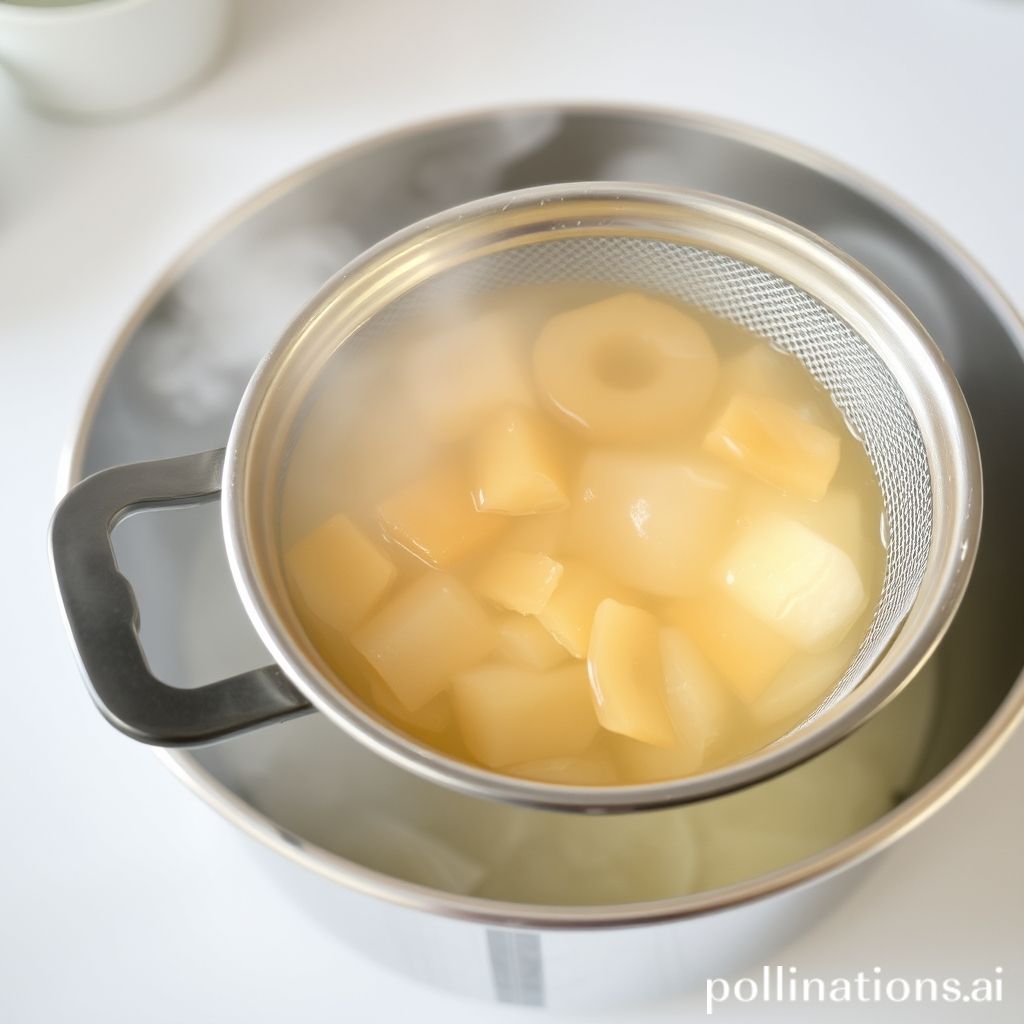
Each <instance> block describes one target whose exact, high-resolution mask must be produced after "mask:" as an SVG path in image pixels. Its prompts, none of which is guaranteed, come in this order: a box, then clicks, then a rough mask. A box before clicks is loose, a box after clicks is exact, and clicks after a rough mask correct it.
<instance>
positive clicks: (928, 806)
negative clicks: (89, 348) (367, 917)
mask: <svg viewBox="0 0 1024 1024" xmlns="http://www.w3.org/2000/svg"><path fill="white" fill-rule="evenodd" d="M544 114H563V115H572V114H577V115H591V116H593V115H600V114H607V115H609V116H633V117H638V118H644V119H646V120H648V121H655V122H658V121H660V122H663V123H665V124H671V125H677V126H678V125H681V124H682V125H688V126H691V127H693V128H694V129H697V130H701V131H704V132H708V133H711V134H714V135H717V136H720V137H723V138H726V139H732V140H735V141H739V142H744V143H747V144H750V145H753V146H757V147H758V148H760V149H763V150H765V151H767V152H770V153H774V154H775V155H778V156H780V157H783V158H785V159H788V160H792V161H794V162H797V163H801V164H803V165H804V166H807V167H809V168H811V169H814V170H816V171H818V172H819V173H822V174H824V175H826V176H828V177H830V178H832V179H833V180H836V181H838V182H840V183H841V184H845V185H846V186H847V187H849V188H850V189H851V190H852V191H855V192H857V193H859V194H861V195H866V196H867V197H868V198H870V199H871V200H872V201H873V202H874V203H875V204H877V205H878V206H880V207H881V208H882V209H884V210H886V211H887V212H888V213H890V214H891V215H892V216H894V217H895V218H896V219H898V220H909V221H910V222H911V223H912V224H913V225H914V226H915V227H916V228H918V230H919V231H920V229H922V228H923V229H924V230H926V231H927V232H928V234H929V235H930V236H931V237H932V238H933V239H934V240H935V241H936V242H938V243H941V244H942V246H943V250H944V255H945V256H946V257H947V258H948V259H950V261H951V262H953V263H954V264H955V265H956V266H957V269H958V270H959V271H960V272H961V273H962V274H963V275H964V276H965V277H966V278H967V279H968V280H969V281H970V282H971V284H972V285H973V286H974V287H975V288H977V289H978V291H979V292H980V293H981V294H982V295H983V296H984V298H985V300H986V302H987V304H988V306H989V308H990V311H991V312H992V313H993V315H994V316H995V317H996V318H997V319H998V320H999V321H1000V322H1001V323H1002V324H1003V326H1004V327H1005V328H1006V330H1007V333H1008V334H1009V335H1010V336H1011V338H1012V339H1013V340H1014V341H1015V342H1016V344H1017V347H1018V348H1019V349H1020V350H1021V354H1022V355H1024V323H1022V321H1021V319H1020V317H1019V316H1018V315H1017V314H1016V312H1015V311H1014V309H1013V307H1012V306H1011V304H1010V303H1009V301H1008V300H1007V298H1006V297H1005V295H1003V293H1002V292H1001V291H1000V289H999V288H998V286H996V285H995V283H994V282H993V281H992V280H991V278H989V277H988V275H987V274H986V273H985V272H984V271H983V270H982V269H981V268H980V266H979V265H978V264H977V263H976V262H975V261H974V260H973V259H972V258H971V257H970V256H969V255H968V254H967V253H966V252H965V251H964V250H963V249H962V248H961V247H960V246H959V244H958V243H956V242H954V241H953V240H952V239H951V238H950V237H949V236H948V235H947V234H946V232H945V231H944V230H943V229H941V228H939V227H938V226H937V225H935V224H934V223H932V222H931V221H930V220H929V219H927V218H926V217H924V216H923V215H921V214H920V213H919V212H918V211H916V210H915V209H914V208H913V207H912V206H910V205H909V204H907V203H906V202H905V201H903V200H902V199H901V198H899V197H898V196H896V195H895V194H893V193H892V192H890V191H889V190H887V189H885V188H884V187H882V186H880V185H878V184H877V183H875V182H873V181H871V180H870V179H869V178H867V177H866V176H864V175H862V174H861V173H860V172H858V171H854V170H853V169H851V168H849V167H847V166H846V165H844V164H843V163H841V162H839V161H836V160H834V159H832V158H831V157H828V156H826V155H824V154H822V153H819V152H818V151H816V150H814V149H812V148H810V147H806V146H804V145H802V144H801V143H798V142H795V141H793V140H790V139H787V138H785V137H780V136H778V135H776V134H774V133H771V132H767V131H763V130H761V129H757V128H753V127H750V126H748V125H744V124H742V123H738V122H733V121H730V120H727V119H722V118H718V117H713V116H709V115H703V114H696V113H692V112H685V111H677V110H673V109H671V108H659V107H650V106H643V105H629V104H620V105H616V104H608V103H599V102H598V103H587V104H580V103H567V104H562V103H543V104H532V105H531V104H528V105H514V106H509V107H496V108H495V107H487V108H481V109H477V110H472V111H468V112H465V113H460V114H457V115H454V116H449V117H444V118H437V119H432V120H430V121H427V122H417V123H413V124H409V125H407V126H405V127H402V128H399V129H397V130H393V131H391V132H387V133H383V134H380V135H375V136H373V137H372V138H369V139H366V140H363V141H362V142H359V143H356V144H354V145H346V146H343V147H341V148H339V149H336V150H334V151H332V152H330V153H328V154H327V155H325V156H323V157H322V158H320V159H319V160H317V161H314V162H313V163H308V164H305V165H303V166H302V167H300V168H299V169H297V170H295V171H293V172H292V173H290V174H288V175H285V176H283V177H282V178H280V179H278V180H277V181H276V182H275V183H274V184H272V185H270V186H269V187H267V188H265V189H263V190H262V191H261V192H259V193H258V194H257V195H255V196H254V197H252V198H250V199H249V200H247V201H246V202H244V203H242V204H240V205H239V206H238V207H236V208H235V210H234V211H233V212H232V213H230V214H229V215H228V216H226V217H224V218H222V219H221V220H220V221H219V222H218V224H217V225H215V226H214V228H212V229H211V230H210V231H208V232H207V233H205V234H204V235H203V236H202V238H200V239H199V240H198V241H197V242H195V243H193V244H192V245H190V246H189V247H188V248H187V249H186V250H185V251H184V252H183V253H182V254H181V255H180V256H179V258H178V259H177V260H175V261H173V262H172V263H171V264H170V266H169V267H168V269H167V270H166V271H165V272H164V274H163V275H161V277H160V278H159V279H158V280H157V281H156V282H155V283H154V285H153V286H152V288H151V289H150V290H149V291H148V293H147V295H146V296H145V298H144V299H143V300H142V302H140V303H139V305H138V306H137V308H136V310H135V312H134V314H133V315H132V317H131V318H130V319H129V320H128V321H127V323H125V325H124V326H123V328H122V330H121V331H120V332H119V334H118V336H117V338H116V339H115V340H114V342H113V344H112V346H111V348H110V349H109V351H108V354H107V356H106V358H105V360H104V361H103V363H102V364H101V366H100V368H99V370H98V371H97V373H96V376H95V378H94V381H93V384H92V386H91V388H90V390H89V393H88V397H87V400H86V402H85V405H84V408H83V410H82V414H81V416H80V417H79V420H78V426H77V428H76V432H75V436H74V438H73V440H72V442H71V444H70V445H69V446H68V448H67V449H66V450H65V452H64V456H63V458H62V464H61V468H60V474H59V492H60V493H61V494H63V493H64V492H65V491H66V490H67V489H68V488H69V487H70V486H71V485H72V484H73V483H75V482H78V481H79V480H80V479H81V478H82V476H83V469H84V461H85V457H86V452H87V443H88V440H89V433H90V428H91V426H92V424H93V423H94V421H95V419H96V416H97V414H98V411H99V407H100V403H101V400H102V397H103V394H104V391H105V388H106V384H107V382H108V380H109V378H110V376H111V374H112V373H113V371H114V369H115V367H116V366H117V364H118V361H119V359H120V356H121V354H122V353H123V352H124V351H125V350H126V349H127V347H128V346H129V344H130V342H131V339H132V337H133V335H134V333H135V330H136V329H137V328H138V326H139V325H140V323H141V322H142V321H143V320H144V319H145V317H146V316H147V315H148V313H149V312H150V310H151V309H152V308H153V306H154V305H155V303H156V302H157V301H158V299H159V297H160V296H161V295H162V294H163V292H164V291H165V290H166V288H167V287H168V286H169V285H170V283H171V282H172V281H173V280H174V279H175V277H176V276H177V275H178V274H179V272H180V271H181V270H182V269H183V268H184V267H185V266H187V265H188V264H189V263H191V262H192V261H193V260H194V259H195V257H196V256H197V255H198V254H199V253H201V252H202V251H204V250H205V249H206V248H208V247H209V246H210V245H212V244H213V243H214V242H215V241H216V240H217V239H218V238H220V237H222V236H223V235H224V234H226V233H227V232H228V231H230V230H231V228H233V227H234V226H236V225H237V224H239V223H241V222H242V221H244V220H245V219H246V218H248V217H249V216H250V215H251V214H252V213H253V212H255V211H256V210H258V209H260V208H262V207H264V206H266V205H268V204H270V203H271V202H272V201H273V200H274V199H276V198H277V197H279V196H282V195H284V194H286V193H288V192H290V191H291V190H292V189H293V188H295V187H296V185H298V184H300V183H302V182H305V181H309V180H312V179H314V178H315V177H317V176H318V175H319V174H320V173H322V171H323V170H324V169H325V168H327V167H329V166H330V165H331V164H333V163H335V162H338V161H340V160H342V159H347V158H350V157H351V156H352V155H353V154H354V153H357V152H363V151H371V150H373V149H375V148H378V147H380V146H382V145H386V144H390V143H393V142H394V141H395V140H397V139H400V138H402V137H403V136H408V135H415V134H419V133H421V132H422V131H423V130H424V129H425V128H426V127H428V126H430V127H447V126H452V127H454V126H457V125H459V124H461V123H470V122H473V121H477V120H480V119H481V118H482V117H484V116H487V115H491V116H494V115H499V116H506V117H509V116H531V115H532V116H540V115H544ZM1022 718H1024V672H1022V673H1021V674H1020V675H1018V677H1017V679H1016V681H1015V682H1014V683H1013V684H1012V686H1011V687H1010V689H1009V690H1008V692H1007V695H1006V696H1005V698H1004V699H1003V701H1002V703H1001V704H1000V705H999V707H998V708H997V710H996V712H995V713H994V714H993V716H992V717H991V718H990V719H989V720H988V722H986V724H985V725H984V726H983V727H982V729H981V730H980V731H979V732H978V733H977V734H976V735H975V737H974V738H973V739H972V740H971V741H970V742H969V743H968V744H967V745H966V746H965V748H964V749H963V750H962V751H961V752H960V753H959V754H958V755H957V756H956V757H955V758H954V759H953V760H952V761H951V762H950V763H949V764H948V765H947V766H946V767H945V768H944V769H943V770H942V771H941V772H939V773H938V774H937V775H936V776H935V777H934V778H933V779H932V780H930V781H929V782H928V783H927V784H926V785H925V786H923V787H922V788H921V789H920V790H918V791H917V792H915V793H914V794H913V795H912V796H911V797H909V798H907V799H906V800H904V801H903V802H902V803H901V804H899V805H897V806H896V807H895V808H893V809H892V810H891V811H889V812H888V813H887V814H885V815H883V816H882V817H881V818H879V819H878V821H876V822H875V823H873V824H872V825H871V826H869V827H867V828H865V829H862V830H861V831H860V832H858V833H856V834H854V835H853V836H850V837H848V838H847V839H846V840H844V841H842V842H840V843H838V844H835V845H834V846H832V847H830V848H828V849H826V850H824V851H820V852H819V853H817V854H814V855H812V856H811V857H808V858H805V859H804V860H802V861H799V862H797V863H795V864H792V865H787V866H786V867H784V868H781V869H778V870H777V871H774V872H771V873H769V874H766V875H762V876H759V877H757V878H755V879H750V880H747V881H745V882H741V883H737V884H736V885H733V886H729V887H727V888H722V889H715V890H708V891H705V892H701V893H695V894H690V895H685V896H679V897H672V898H669V899H665V900H659V901H654V902H648V903H631V904H624V905H613V906H588V907H579V906H570V907H559V906H548V905H525V904H516V903H506V902H498V901H492V900H486V899H482V898H477V897H471V896H457V895H453V894H448V893H441V892H438V891H436V890H433V889H429V888H427V887H424V886H420V885H417V884H414V883H411V882H405V881H403V880H400V879H395V878H392V877H390V876H387V875H384V874H382V873H380V872H377V871H374V870H372V869H369V868H365V867H363V866H361V865H358V864H355V863H354V862H351V861H348V860H345V859H344V858H342V857H341V856H339V855H337V854H335V853H332V852H330V851H328V850H325V849H323V848H320V847H318V846H316V845H315V844H312V843H309V842H307V841H306V840H304V839H303V838H302V837H301V836H298V835H296V834H294V833H291V832H289V831H287V830H285V829H282V828H281V827H280V826H279V825H277V824H276V823H275V822H274V821H273V819H271V818H269V817H268V816H266V815H264V814H263V813H262V812H260V811H258V810H257V809H256V808H254V807H252V806H251V805H250V804H248V803H246V802H245V801H244V800H242V799H241V798H240V797H239V796H237V795H236V794H235V793H234V792H232V791H231V790H230V789H228V787H227V786H226V785H224V784H223V783H222V782H221V781H220V780H219V779H217V778H216V777H215V776H214V775H212V774H211V773H210V772H209V771H207V770H206V769H205V768H204V767H203V766H202V765H201V764H200V763H199V762H198V761H197V760H196V759H195V758H194V757H193V756H192V755H191V754H190V753H189V752H188V751H186V750H171V749H159V748H158V749H156V750H155V753H156V754H157V756H158V757H160V758H161V759H162V760H163V761H164V763H165V764H166V765H167V767H168V768H169V769H170V770H171V771H172V772H173V773H174V774H175V775H176V776H177V777H178V778H179V779H180V780H181V781H182V782H184V783H185V785H187V786H188V788H189V789H190V790H192V791H193V792H194V793H196V794H197V795H198V796H201V797H202V798H203V799H204V800H205V801H206V802H207V803H208V804H210V805H211V806H212V807H213V808H215V809H216V810H217V811H219V812H220V813H221V814H222V815H223V816H224V817H225V818H227V819H228V820H229V821H231V822H232V823H234V824H235V825H237V826H238V827H239V828H241V829H242V830H243V831H245V832H247V833H248V834H249V835H251V836H252V837H253V838H255V839H258V840H259V841H260V842H262V843H264V844H265V845H267V846H268V847H270V848H271V849H274V850H276V851H277V852H278V853H281V854H282V855H284V856H286V857H288V858H289V859H291V860H293V861H295V862H296V863H298V864H300V865H302V866H303V867H306V868H309V869H310V870H312V871H314V872H316V873H317V874H320V875H322V876H324V877H326V878H328V879H330V880H332V881H335V882H338V883H340V884H342V885H345V886H346V887H348V888H350V889H354V890H356V891H358V892H361V893H363V894H365V895H369V896H373V897H375V898H379V899H384V900H386V901H388V902H391V903H394V904H398V905H401V906H405V907H409V908H411V909H417V910H420V911H424V912H429V913H437V914H441V915H443V916H448V917H453V918H457V919H462V920H466V921H476V922H482V923H488V924H492V925H499V926H511V927H516V926H519V927H532V928H545V929H547V928H569V929H572V928H593V927H597V926H603V927H619V926H627V925H642V924H647V923H653V922H659V921H670V920H677V919H681V918H685V917H691V916H698V915H702V914H705V913H710V912H714V911H718V910H722V909H726V908H729V907H734V906H738V905H741V904H744V903H747V902H752V901H755V900H758V899H763V898H765V897H767V896H770V895H773V894H775V893H779V892H782V891H785V890H787V889H790V888H793V887H796V886H799V885H802V884H806V883H808V882H811V881H813V880H816V879H823V878H826V877H828V876H829V875H831V874H834V873H836V872H837V871H839V870H840V869H843V868H845V867H847V866H853V865H854V864H857V863H859V862H861V861H863V860H865V859H866V858H867V857H868V856H871V855H872V854H874V853H876V852H878V851H880V850H882V849H884V848H886V847H887V846H888V845H889V844H890V843H892V842H895V841H896V840H897V839H898V838H900V837H901V836H902V835H904V834H905V833H906V832H908V831H909V830H910V829H911V828H913V827H915V826H916V825H917V824H918V823H919V822H920V821H923V820H924V819H925V818H927V817H928V816H929V815H931V814H933V813H934V812H935V811H936V810H938V809H939V808H940V807H942V806H944V805H945V804H946V802H948V801H949V800H951V799H952V798H953V796H955V795H956V794H957V793H958V792H959V791H960V790H961V789H962V788H963V787H964V786H966V785H967V784H968V783H969V782H970V780H971V779H972V778H973V777H974V776H975V774H976V773H977V772H978V771H980V770H981V769H982V768H983V767H984V766H985V765H986V764H987V763H988V761H989V760H990V759H991V758H992V757H994V756H995V754H996V753H997V752H998V750H999V749H1000V748H1001V747H1002V745H1003V743H1005V742H1006V740H1007V738H1008V737H1009V735H1010V733H1011V731H1012V730H1013V728H1014V727H1015V726H1016V725H1017V724H1018V723H1019V722H1020V721H1021V719H1022Z"/></svg>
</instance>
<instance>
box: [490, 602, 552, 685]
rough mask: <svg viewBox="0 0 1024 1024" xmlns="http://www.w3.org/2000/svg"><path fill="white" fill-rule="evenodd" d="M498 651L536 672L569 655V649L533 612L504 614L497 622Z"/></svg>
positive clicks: (517, 663) (550, 666)
mask: <svg viewBox="0 0 1024 1024" xmlns="http://www.w3.org/2000/svg"><path fill="white" fill-rule="evenodd" d="M498 652H499V653H500V654H503V655H504V656H505V657H506V658H507V659H508V660H509V661H511V662H512V663H513V664H515V665H520V666H521V667H522V668H532V669H536V670H537V671H538V672H543V671H544V670H545V669H548V668H554V667H555V666H556V665H561V664H562V662H563V661H566V660H568V658H569V652H568V651H567V650H566V649H565V648H564V647H563V646H562V645H561V644H560V643H559V642H558V641H557V640H556V639H555V638H554V637H553V636H552V635H551V634H550V633H549V632H548V631H547V630H546V629H545V628H544V627H543V626H542V625H541V624H540V623H539V622H538V621H537V620H536V619H535V618H534V617H533V616H532V615H506V616H505V617H504V618H503V619H501V620H500V621H499V622H498Z"/></svg>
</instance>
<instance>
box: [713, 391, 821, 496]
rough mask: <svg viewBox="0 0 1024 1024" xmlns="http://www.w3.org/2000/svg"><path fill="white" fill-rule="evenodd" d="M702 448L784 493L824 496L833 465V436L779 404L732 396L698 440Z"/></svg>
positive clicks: (766, 400) (773, 401)
mask: <svg viewBox="0 0 1024 1024" xmlns="http://www.w3.org/2000/svg"><path fill="white" fill-rule="evenodd" d="M704 449H705V451H708V452H710V453H711V454H712V455H716V456H718V457H719V458H720V459H723V460H725V461H726V462H728V463H729V464H731V465H733V466H736V467H737V468H739V469H741V470H743V471H744V472H746V473H749V474H750V475H751V476H752V477H754V478H755V479H757V480H761V481H763V482H764V483H767V484H771V485H772V486H774V487H777V488H778V489H779V490H781V491H783V492H785V493H786V494H793V495H796V496H797V497H800V498H807V499H809V500H810V501H819V500H820V499H821V498H823V497H824V496H825V492H826V491H827V490H828V485H829V484H830V483H831V481H832V477H833V476H835V472H836V469H837V468H838V467H839V438H838V437H837V436H836V435H835V434H833V433H831V432H830V431H828V430H824V429H823V428H821V427H819V426H817V425H816V424H814V423H811V422H809V421H808V420H805V419H804V418H803V417H802V416H800V414H799V413H798V412H796V411H795V410H793V409H792V408H790V407H789V406H788V405H786V404H785V403H784V402H779V401H777V400H776V399H774V398H763V397H756V396H754V395H745V394H740V395H736V396H735V397H734V398H733V399H732V401H731V402H729V404H728V405H727V406H726V407H725V411H724V412H723V413H722V414H721V416H719V418H718V419H717V420H716V421H715V422H714V424H713V425H712V427H711V430H710V431H709V432H708V434H707V435H706V436H705V438H704Z"/></svg>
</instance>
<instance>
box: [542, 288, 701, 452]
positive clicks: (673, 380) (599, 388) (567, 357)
mask: <svg viewBox="0 0 1024 1024" xmlns="http://www.w3.org/2000/svg"><path fill="white" fill-rule="evenodd" d="M533 372H534V378H535V379H536V381H537V384H538V387H539V389H540V391H541V394H542V395H543V398H544V400H545V402H546V403H547V404H548V405H549V407H550V408H551V409H552V410H553V411H554V412H555V413H557V414H558V415H559V416H561V417H562V419H563V420H564V421H565V423H566V425H567V426H569V427H570V428H571V429H573V430H575V431H576V432H577V433H580V434H583V435H584V436H587V437H591V438H593V439H595V440H598V441H641V440H647V441H650V440H661V439H663V438H665V437H666V436H669V435H671V434H673V433H674V432H676V431H678V430H679V429H680V428H682V427H684V426H685V425H686V424H687V423H689V422H690V421H691V420H693V419H694V417H696V416H697V415H698V414H699V413H700V412H701V410H703V408H704V407H705V406H706V404H707V402H708V400H709V399H710V397H711V393H712V391H713V389H714V385H715V378H716V376H717V375H718V356H717V355H716V353H715V350H714V349H713V348H712V346H711V342H710V341H709V339H708V336H707V332H706V331H705V330H704V328H703V327H702V326H701V325H700V324H699V323H698V322H697V321H696V320H695V319H694V318H693V317H691V316H689V315H688V314H686V313H684V312H683V311H682V310H681V309H678V308H677V307H676V306H673V305H670V304H669V303H667V302H661V301H659V300H658V299H653V298H651V297H650V296H648V295H642V294H640V293H639V292H627V293H624V294H622V295H615V296H612V297H611V298H609V299H602V300H601V301H599V302H593V303H591V304H590V305H587V306H581V307H580V308H578V309H571V310H568V311H567V312H565V313H558V314H557V315H555V316H553V317H551V318H550V319H549V320H548V321H547V322H546V323H545V324H544V326H543V327H542V328H541V330H540V333H539V335H538V336H537V341H536V343H535V345H534V348H533Z"/></svg>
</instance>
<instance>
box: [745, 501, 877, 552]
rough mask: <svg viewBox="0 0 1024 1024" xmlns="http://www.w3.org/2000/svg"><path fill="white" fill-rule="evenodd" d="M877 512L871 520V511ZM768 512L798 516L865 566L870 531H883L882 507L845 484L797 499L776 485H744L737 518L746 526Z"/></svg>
mask: <svg viewBox="0 0 1024 1024" xmlns="http://www.w3.org/2000/svg"><path fill="white" fill-rule="evenodd" d="M872 512H874V513H875V516H874V521H873V522H872V521H871V519H872V516H871V513H872ZM765 515H778V516H783V517H788V518H791V519H795V520H797V522H800V523H803V524H804V526H806V527H807V528H808V529H809V530H811V531H813V532H814V533H816V534H818V536H820V537H822V538H824V539H825V540H827V541H829V542H830V543H832V544H835V546H836V547H837V548H839V549H840V550H842V551H845V552H846V553H847V554H848V555H849V556H850V558H851V559H852V560H853V563H854V565H856V566H857V567H858V568H863V566H862V563H863V562H864V556H865V553H866V551H865V549H866V548H867V547H868V541H869V536H868V534H869V531H871V530H873V532H874V535H875V537H876V538H877V537H878V536H879V535H880V533H881V509H880V508H878V507H874V508H872V505H871V503H870V502H869V499H868V498H867V497H865V496H859V495H857V494H854V493H853V491H851V490H849V489H848V488H844V487H836V486H832V487H831V488H830V489H829V492H828V494H826V495H825V497H824V498H822V499H821V501H814V502H810V501H794V500H793V499H792V498H788V497H786V496H785V495H784V494H780V493H779V492H778V491H776V490H775V489H774V488H771V487H767V486H766V485H764V484H760V483H757V482H755V481H751V482H750V483H749V484H748V485H747V486H746V487H745V488H743V492H742V496H741V498H740V502H739V511H738V513H737V522H738V523H739V525H740V526H741V527H744V528H745V527H746V526H748V525H749V524H750V523H752V522H755V521H756V520H758V519H762V518H763V517H764V516H765Z"/></svg>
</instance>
